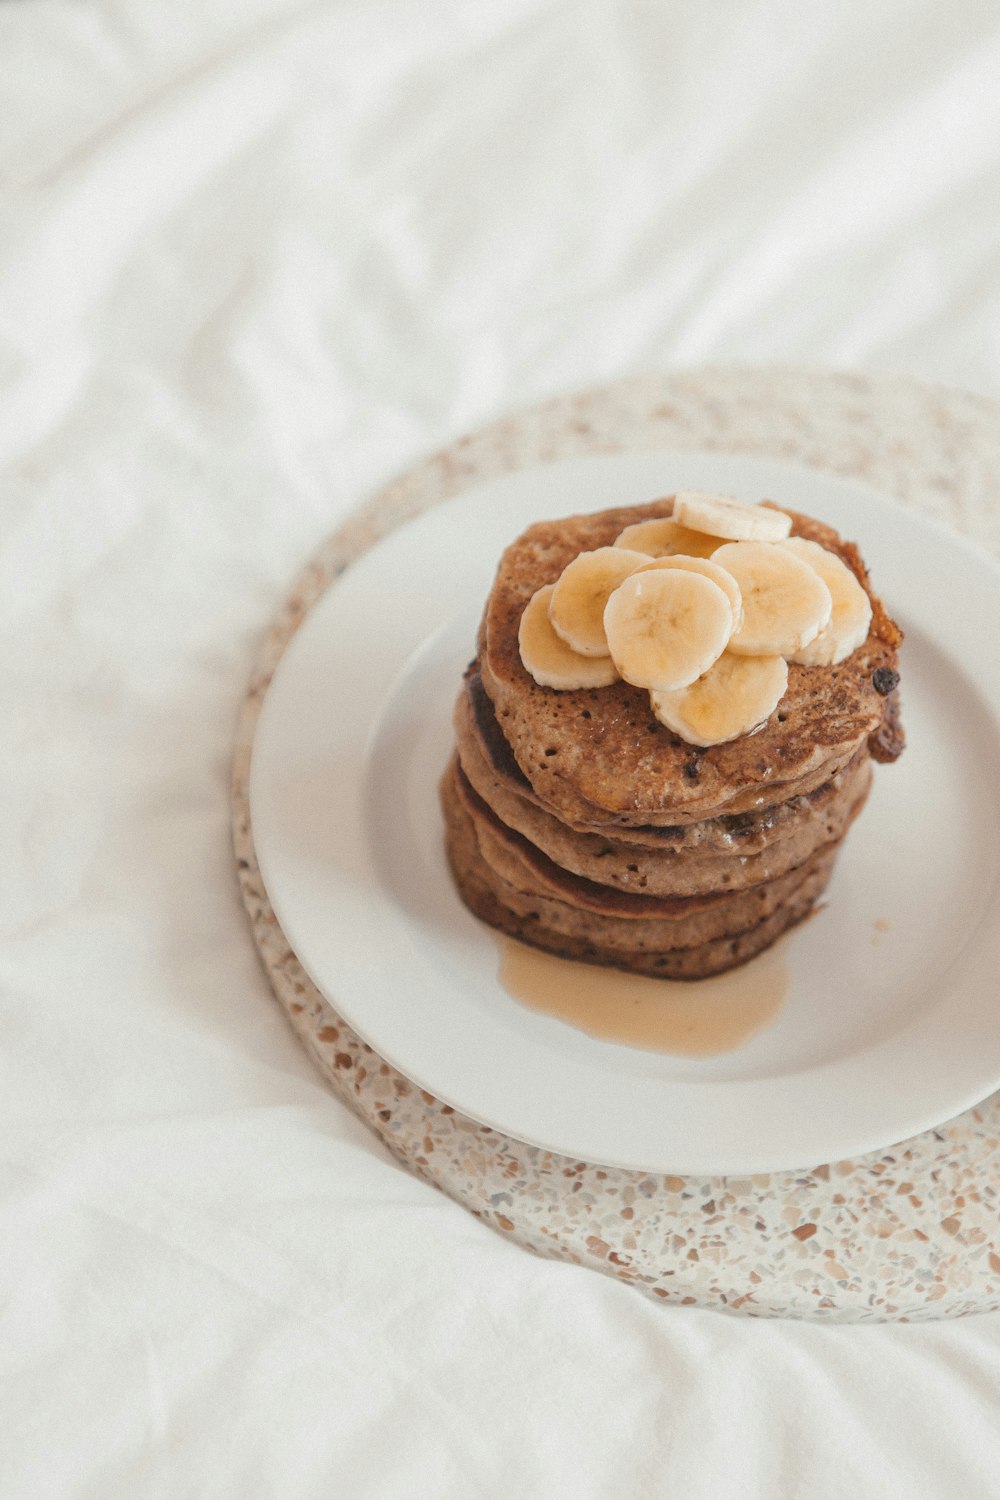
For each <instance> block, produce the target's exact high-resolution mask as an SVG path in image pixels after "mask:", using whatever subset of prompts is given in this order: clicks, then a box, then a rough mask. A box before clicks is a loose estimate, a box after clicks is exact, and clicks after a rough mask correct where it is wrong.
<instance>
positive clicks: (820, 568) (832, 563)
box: [781, 536, 872, 667]
mask: <svg viewBox="0 0 1000 1500" xmlns="http://www.w3.org/2000/svg"><path fill="white" fill-rule="evenodd" d="M781 545H782V546H783V547H787V548H788V550H789V551H790V552H793V553H794V554H795V556H796V557H800V558H801V559H802V561H803V562H804V563H808V564H809V566H810V567H811V568H813V569H814V570H815V571H816V572H817V573H818V574H819V576H820V578H822V580H823V582H824V583H825V584H826V586H827V588H828V589H829V590H830V597H831V598H832V600H833V611H832V613H831V615H830V620H829V623H828V624H827V625H826V626H825V627H824V628H823V629H822V630H821V631H820V633H819V635H817V636H814V638H813V639H812V640H811V641H810V642H809V643H808V645H805V646H803V647H801V649H800V650H798V651H796V652H795V653H794V655H792V656H790V657H789V661H795V662H799V663H800V664H801V665H802V666H803V667H835V666H836V665H837V663H838V662H841V661H844V660H845V658H846V657H848V656H850V654H851V652H852V651H856V650H857V648H858V647H859V646H861V645H863V644H864V642H865V641H866V640H867V639H868V631H869V628H870V626H871V623H872V606H871V600H870V599H869V597H868V595H867V594H866V593H865V591H864V589H863V588H862V587H861V584H860V583H859V582H858V580H857V578H855V576H854V574H853V573H852V572H851V570H850V568H849V567H848V566H847V564H846V563H845V562H843V561H842V560H841V558H839V557H838V556H837V554H836V553H835V552H828V551H827V549H826V548H825V547H821V546H820V544H819V543H818V542H807V541H806V539H805V537H801V536H791V537H789V538H788V540H787V541H786V542H782V544H781Z"/></svg>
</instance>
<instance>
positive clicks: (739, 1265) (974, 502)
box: [232, 369, 1000, 1322]
mask: <svg viewBox="0 0 1000 1500" xmlns="http://www.w3.org/2000/svg"><path fill="white" fill-rule="evenodd" d="M629 449H642V450H646V451H650V450H664V451H670V450H673V451H712V450H714V451H717V452H740V453H750V454H759V455H768V456H771V457H774V458H781V459H791V460H794V461H797V462H799V463H803V464H806V465H809V466H811V467H813V468H816V469H820V470H825V471H826V472H828V473H832V474H836V475H841V476H844V477H847V478H854V479H861V480H864V481H866V482H867V483H869V484H871V485H873V486H875V487H876V488H879V489H882V490H885V491H887V492H888V493H890V494H892V495H894V496H895V497H896V498H897V499H899V500H902V501H904V502H906V503H909V504H911V505H913V506H914V507H915V508H916V509H917V510H920V511H922V512H924V513H925V514H929V515H932V516H936V517H938V518H939V519H941V520H944V521H947V522H950V523H951V524H952V525H954V526H955V527H957V528H958V529H959V530H961V531H964V532H965V533H966V534H968V535H971V536H973V537H974V538H975V539H976V540H977V541H979V542H981V543H982V544H983V545H985V546H986V547H987V548H988V549H990V550H991V551H993V552H994V553H1000V508H998V507H996V506H995V503H994V501H993V495H994V493H995V483H996V478H995V476H996V475H997V473H1000V408H998V407H997V406H996V405H995V404H994V403H992V402H989V401H986V400H984V399H982V398H979V397H975V396H971V395H968V394H964V393H959V392H954V391H946V390H940V389H932V388H928V387H923V386H920V385H917V384H915V383H912V382H905V381H900V380H890V379H881V378H875V377H863V376H859V375H837V374H830V373H819V372H804V371H800V370H777V371H753V372H751V371H736V370H725V369H723V370H704V371H697V372H693V373H687V374H679V375H671V376H662V377H648V378H641V379H635V380H629V381H625V382H623V383H621V384H618V385H615V386H611V387H609V388H606V389H602V390H596V391H591V392H586V393H583V394H581V395H577V396H572V397H567V398H563V399H559V400H555V401H550V402H547V403H545V404H544V405H541V406H537V407H534V408H532V409H530V410H527V411H525V412H522V413H520V414H518V415H516V416H512V417H509V418H507V419H505V420H504V421H501V422H498V423H496V424H495V425H493V426H491V427H488V428H485V429H483V430H482V431H480V432H478V433H476V434H474V435H472V436H470V437H466V438H463V439H462V440H461V441H460V442H458V443H455V444H454V445H453V446H451V447H449V448H447V449H445V450H444V451H442V452H441V453H438V454H436V455H434V456H433V457H432V458H430V459H428V460H427V461H425V462H424V463H422V464H420V465H419V466H418V467H416V468H415V469H413V470H412V471H411V472H409V473H408V474H406V475H404V476H403V477H402V478H400V479H398V480H396V481H395V482H394V483H392V484H391V485H389V486H388V487H387V488H385V489H384V490H382V491H381V492H380V493H379V494H378V495H376V496H375V497H374V498H373V499H372V500H371V501H370V502H369V503H368V504H367V505H366V506H365V507H364V508H363V509H362V510H361V511H359V512H357V513H356V514H355V515H354V517H352V518H351V519H350V520H349V521H348V522H347V524H346V525H344V526H343V527H342V528H341V529H340V530H339V531H338V532H337V533H336V534H335V535H334V536H333V537H332V538H331V539H330V540H329V542H328V543H327V544H326V546H325V547H324V548H323V549H322V550H321V551H320V553H319V554H318V555H317V556H316V558H315V559H314V560H313V561H312V562H311V563H310V564H309V566H308V567H307V568H306V569H305V571H304V573H303V574H302V576H301V577H300V579H299V580H298V582H297V584H296V586H295V588H294V590H293V591H292V593H291V595H290V596H289V598H288V599H287V600H286V602H285V604H284V606H283V607H282V609H281V610H280V612H279V614H278V616H277V618H276V619H275V621H274V623H273V624H272V626H271V628H270V631H269V633H268V636H267V639H266V643H265V646H264V649H263V652H262V656H261V660H260V662H259V664H258V666H257V670H256V672H255V674H254V677H253V680H252V683H251V686H250V690H249V693H248V696H247V699H246V703H245V705H244V710H243V715H242V719H241V723H240V727H239V734H238V741H237V748H236V756H235V764H234V773H233V789H232V814H233V829H234V841H235V850H236V858H237V865H238V871H239V880H240V885H241V888H242V893H243V899H244V902H245V904H246V907H247V910H248V912H249V914H250V919H251V924H252V928H253V935H254V940H255V942H256V944H257V947H258V949H259V951H260V955H261V958H262V960H263V963H264V966H265V969H266V971H267V973H268V976H269V978H270V981H271V984H272V986H273V988H274V992H275V994H276V995H277V997H278V1000H279V1001H280V1002H281V1004H282V1006H283V1007H284V1008H285V1010H286V1011H287V1013H288V1015H289V1017H290V1019H291V1022H292V1025H293V1026H294V1028H295V1030H296V1032H297V1033H298V1035H299V1036H300V1037H301V1039H302V1041H303V1042H304V1044H305V1046H306V1047H307V1049H308V1050H309V1052H310V1053H311V1055H312V1056H313V1058H314V1059H315V1061H316V1063H317V1064H318V1066H319V1068H320V1069H321V1071H322V1072H323V1074H324V1076H325V1077H326V1078H327V1079H328V1081H329V1082H330V1084H331V1086H332V1088H333V1089H334V1091H335V1092H336V1093H337V1094H338V1095H339V1096H340V1098H341V1099H342V1100H344V1101H345V1102H346V1103H348V1104H349V1105H350V1106H351V1107H352V1108H353V1109H354V1110H355V1111H356V1112H357V1113H358V1114H359V1115H360V1116H361V1117H362V1118H363V1119H364V1120H366V1121H367V1122H368V1124H369V1125H370V1126H371V1127H372V1129H373V1130H374V1131H375V1132H376V1133H377V1134H378V1135H379V1136H380V1137H381V1138H382V1140H383V1141H384V1142H385V1143H386V1145H387V1146H388V1147H389V1148H390V1149H391V1150H392V1151H393V1153H394V1154H395V1155H396V1156H397V1157H398V1158H399V1159H400V1161H402V1162H403V1163H404V1164H405V1165H406V1166H407V1167H408V1168H409V1169H410V1170H411V1171H413V1172H415V1173H416V1174H417V1175H419V1176H420V1177H423V1178H425V1179H426V1180H427V1181H428V1182H431V1183H433V1184H434V1185H435V1186H437V1187H439V1188H441V1189H442V1190H443V1191H444V1192H446V1193H447V1194H449V1196H451V1197H452V1198H454V1199H455V1200H456V1201H457V1202H459V1203H461V1204H463V1205H464V1206H465V1207H466V1208H467V1209H469V1210H470V1212H472V1213H474V1214H475V1215H476V1216H477V1217H478V1218H480V1219H482V1220H483V1221H484V1222H486V1223H488V1224H490V1225H491V1226H492V1227H493V1228H494V1229H496V1230H497V1231H498V1232H499V1233H501V1234H504V1235H507V1236H509V1237H510V1238H511V1239H514V1240H516V1241H517V1242H518V1243H519V1244H521V1245H523V1246H524V1247H525V1248H526V1249H530V1250H534V1251H536V1252H537V1253H539V1254H542V1255H546V1256H549V1257H552V1258H555V1259H560V1260H566V1261H572V1262H574V1263H576V1264H578V1265H586V1266H590V1267H592V1268H593V1269H594V1270H598V1271H603V1272H605V1273H606V1274H609V1275H613V1276H616V1277H618V1278H619V1279H620V1280H622V1281H626V1282H629V1283H630V1284H632V1285H634V1286H636V1287H638V1288H639V1289H640V1290H642V1291H645V1292H646V1293H647V1294H649V1295H651V1296H654V1297H657V1298H661V1299H662V1300H664V1301H667V1302H677V1303H682V1304H685V1305H689V1306H692V1305H693V1306H699V1307H713V1308H717V1309H724V1310H728V1311H730V1312H742V1313H745V1314H753V1315H756V1316H770V1317H775V1316H789V1317H801V1318H825V1319H834V1320H841V1321H857V1322H862V1321H878V1320H886V1319H897V1320H900V1321H904V1320H916V1319H927V1318H950V1317H959V1316H961V1315H963V1314H966V1313H972V1312H985V1311H988V1310H991V1309H994V1308H996V1307H998V1306H1000V1216H998V1186H1000V1095H994V1096H993V1097H992V1098H991V1099H989V1100H987V1101H985V1102H984V1103H983V1104H981V1105H979V1106H978V1107H977V1108H975V1109H972V1110H969V1111H968V1112H967V1113H965V1114H964V1115H962V1116H960V1117H959V1118H958V1119H956V1120H953V1121H952V1122H950V1123H949V1124H947V1125H944V1126H942V1127H941V1128H940V1129H937V1130H933V1131H927V1132H925V1133H924V1134H923V1135H919V1136H916V1137H914V1138H912V1139H911V1140H908V1141H906V1142H904V1143H903V1144H901V1145H899V1146H896V1147H894V1148H893V1149H891V1150H889V1151H885V1152H882V1153H879V1154H874V1155H871V1156H866V1157H864V1158H861V1159H858V1160H854V1161H840V1162H835V1163H832V1164H829V1165H819V1166H817V1167H815V1168H814V1169H813V1170H811V1171H809V1172H780V1173H774V1174H772V1175H770V1176H756V1177H750V1178H740V1179H738V1180H737V1179H735V1178H723V1177H715V1178H702V1177H674V1176H667V1177H663V1176H654V1175H649V1174H644V1173H639V1172H627V1171H621V1170H616V1169H612V1168H606V1167H600V1166H594V1165H590V1164H588V1163H586V1162H582V1161H573V1160H570V1159H568V1158H566V1157H561V1156H556V1155H554V1154H553V1153H551V1152H548V1151H544V1150H541V1149H539V1148H537V1147H532V1146H527V1145H524V1144H523V1143H522V1142H520V1141H517V1140H514V1139H511V1138H509V1137H506V1136H503V1135H500V1134H498V1133H497V1132H496V1131H495V1130H492V1129H489V1128H488V1127H485V1126H481V1125H479V1124H477V1123H475V1122H474V1121H472V1120H470V1119H468V1118H465V1117H463V1116H462V1115H460V1114H458V1113H456V1112H455V1111H454V1110H453V1109H451V1108H450V1107H449V1106H447V1105H445V1104H441V1103H440V1102H439V1101H437V1100H436V1099H435V1098H433V1097H432V1095H430V1094H428V1093H426V1092H425V1091H423V1090H421V1089H418V1088H417V1087H416V1086H415V1085H413V1084H412V1083H410V1081H409V1080H408V1079H406V1078H405V1077H403V1076H402V1075H401V1074H400V1073H398V1072H396V1071H395V1070H394V1069H393V1068H390V1067H389V1066H388V1064H386V1063H384V1062H383V1061H382V1060H381V1059H380V1058H379V1057H378V1056H376V1055H375V1053H373V1052H372V1050H371V1048H370V1047H368V1046H366V1045H365V1044H364V1043H363V1042H362V1041H361V1040H360V1039H359V1038H358V1037H357V1036H356V1035H355V1034H354V1032H352V1030H351V1029H350V1027H349V1026H347V1025H346V1024H345V1023H344V1022H343V1021H342V1020H341V1019H340V1018H339V1016H338V1015H337V1014H336V1013H335V1011H334V1010H333V1009H332V1008H331V1007H330V1005H329V1004H328V1003H327V1002H326V1000H324V998H323V997H322V996H321V995H320V994H319V992H318V991H317V990H316V988H315V987H314V986H313V985H312V984H311V982H310V981H309V979H308V978H307V977H306V975H305V973H304V972H303V970H302V968H301V966H300V965H299V963H298V961H297V959H296V956H295V954H294V953H293V952H292V951H291V949H290V947H289V945H288V943H287V942H286V940H285V938H284V935H283V933H282V931H281V929H280V927H279V926H278V923H277V920H276V918H275V916H274V913H273V911H272V910H271V907H270V905H269V903H268V899H267V895H266V892H265V891H264V888H263V885H262V882H261V877H260V872H259V870H258V867H257V862H256V858H255V854H254V844H253V832H252V828H251V825H250V812H249V806H248V801H247V784H248V778H249V767H250V755H251V749H252V745H253V738H254V729H255V726H256V723H257V717H258V714H259V711H260V706H261V703H262V700H263V697H264V694H265V692H266V690H267V686H268V683H269V681H270V679H271V675H272V673H273V672H274V669H275V667H276V666H277V663H278V661H279V660H280V658H281V655H282V652H283V651H284V649H285V647H286V646H287V644H288V642H289V640H290V639H291V637H292V635H293V634H294V632H295V630H296V629H297V627H298V626H299V625H300V624H301V622H302V620H303V619H304V618H305V616H306V615H307V614H308V612H309V610H310V608H311V607H312V605H313V604H314V603H315V602H316V600H317V599H318V598H319V597H320V595H321V594H322V593H323V592H324V590H325V589H326V588H327V587H328V586H329V585H330V584H331V583H332V582H333V581H334V580H335V579H336V578H337V576H338V574H340V573H341V572H342V571H343V570H344V569H345V568H347V567H348V566H349V565H350V564H351V562H352V561H353V560H355V559H356V558H358V557H359V556H361V555H362V553H364V552H365V551H367V549H368V548H370V547H371V546H373V545H374V543H376V542H377V541H378V540H379V538H380V537H382V536H384V535H386V534H387V533H388V532H390V531H391V530H393V529H394V528H395V527H396V526H398V525H400V524H401V523H402V522H403V521H405V520H408V519H409V518H411V517H412V516H415V515H417V514H419V513H420V512H422V511H425V510H427V509H429V508H430V507H431V506H434V505H436V504H438V503H439V502H440V501H442V500H445V499H447V498H450V497H451V496H454V495H457V494H459V493H461V491H462V490H464V489H467V488H469V487H471V486H473V485H476V484H479V483H481V482H483V481H484V480H488V479H493V478H496V477H497V476H499V475H501V474H504V473H508V472H510V471H512V470H515V469H519V468H523V467H527V466H530V465H534V464H537V463H541V462H546V461H551V460H556V459H564V458H572V457H578V456H581V455H585V454H593V453H617V452H624V451H627V450H629Z"/></svg>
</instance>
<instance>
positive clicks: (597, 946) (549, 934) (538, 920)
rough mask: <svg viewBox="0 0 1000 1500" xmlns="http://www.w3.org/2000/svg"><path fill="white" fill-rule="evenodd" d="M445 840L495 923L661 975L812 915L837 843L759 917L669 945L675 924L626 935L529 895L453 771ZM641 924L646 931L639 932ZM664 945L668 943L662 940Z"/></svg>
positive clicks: (460, 876)
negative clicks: (462, 795) (502, 865)
mask: <svg viewBox="0 0 1000 1500" xmlns="http://www.w3.org/2000/svg"><path fill="white" fill-rule="evenodd" d="M442 802H443V806H444V812H445V826H446V846H447V851H448V859H449V863H450V865H451V869H452V873H453V875H454V878H455V883H456V885H457V887H458V890H459V892H460V894H461V896H462V899H463V901H464V902H465V904H466V905H467V906H468V907H469V909H470V910H471V911H472V912H474V913H475V915H476V916H478V917H480V918H481V919H482V920H483V921H485V922H487V923H489V924H490V925H491V926H492V927H495V928H497V929H499V930H500V931H501V932H504V933H506V934H508V935H509V936H511V937H515V938H519V939H520V940H521V941H522V942H527V943H531V944H533V945H534V946H535V947H537V948H543V949H545V950H546V951H547V952H549V953H555V954H557V955H559V956H561V957H565V958H574V959H580V960H583V961H584V962H587V963H597V964H607V965H609V966H612V967H615V968H619V969H624V970H626V971H628V972H631V973H639V974H648V975H652V976H654V977H659V978H663V979H704V978H707V977H708V976H709V975H711V974H719V973H722V972H723V971H724V970H726V969H731V968H734V967H735V966H736V965H738V964H741V963H745V962H746V961H747V960H748V959H750V958H753V957H754V955H755V954H757V953H760V952H761V951H762V950H763V949H764V948H766V947H767V946H768V945H769V944H770V943H772V942H774V940H775V938H777V937H780V935H781V934H782V933H783V932H784V931H786V930H787V928H789V927H791V926H793V925H794V924H795V923H796V922H799V921H801V920H802V919H803V917H805V916H807V915H808V913H809V912H810V911H811V910H812V908H813V906H814V905H815V903H816V901H817V900H818V898H819V896H820V895H821V894H822V892H823V889H824V888H825V886H826V883H827V881H828V879H829V877H830V871H831V869H832V867H833V861H834V856H835V852H836V849H835V848H834V849H832V850H830V851H828V852H827V853H825V854H824V855H823V856H821V857H819V858H817V859H815V860H814V861H811V862H810V865H809V867H808V869H807V870H805V871H804V872H803V874H802V878H801V880H800V882H799V883H798V885H797V886H796V887H795V889H794V890H793V891H792V892H791V893H790V894H789V896H788V898H787V899H786V900H785V901H783V902H782V903H781V904H780V905H778V906H777V907H776V908H775V909H774V910H772V911H771V912H770V913H769V914H768V915H764V916H762V917H761V918H760V919H759V920H749V921H746V922H745V923H744V925H743V926H742V927H741V928H738V929H733V930H727V931H725V932H724V933H723V934H722V935H718V936H714V937H709V938H707V939H706V940H704V941H701V942H694V943H691V944H689V945H687V946H683V947H680V946H675V945H671V944H670V942H669V938H670V937H671V936H672V935H676V928H672V929H670V930H669V931H668V933H666V934H663V933H660V932H659V931H658V930H657V924H655V923H654V924H649V925H648V926H646V925H645V924H636V923H635V922H629V921H626V922H625V923H624V924H623V925H624V926H626V927H627V928H628V929H629V930H628V932H627V933H624V932H623V931H622V930H621V928H620V927H616V920H615V918H613V917H604V918H600V917H595V916H594V915H593V914H590V913H586V912H582V913H581V912H579V911H577V910H575V909H574V908H572V907H571V906H566V907H565V908H564V909H560V904H559V903H557V902H555V901H551V900H549V899H548V898H535V899H531V898H526V896H525V894H524V893H522V892H519V891H518V890H517V889H516V888H514V887H512V886H510V885H509V884H508V883H507V882H506V881H504V880H503V878H502V877H501V876H499V875H497V874H496V873H495V872H494V871H493V870H492V869H491V868H490V866H489V865H488V864H487V862H486V861H485V860H484V858H483V856H482V853H481V851H480V846H479V842H478V840H477V838H476V831H475V828H474V825H473V822H472V819H471V818H470V817H469V814H468V813H467V812H466V810H465V808H464V807H463V805H462V803H461V801H460V799H459V797H458V796H457V795H456V794H455V790H454V778H453V776H452V775H451V774H450V773H449V775H447V776H446V777H445V780H444V782H443V784H442ZM637 925H643V926H644V927H645V930H644V931H642V932H639V933H637V932H636V927H637ZM661 944H662V946H661Z"/></svg>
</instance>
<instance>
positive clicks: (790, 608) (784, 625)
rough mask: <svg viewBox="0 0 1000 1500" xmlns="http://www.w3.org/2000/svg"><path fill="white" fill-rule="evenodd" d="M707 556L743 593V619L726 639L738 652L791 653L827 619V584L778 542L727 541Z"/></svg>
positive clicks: (829, 610) (830, 606) (829, 607)
mask: <svg viewBox="0 0 1000 1500" xmlns="http://www.w3.org/2000/svg"><path fill="white" fill-rule="evenodd" d="M713 561H714V562H715V563H717V564H718V566H719V567H720V568H725V570H726V572H727V573H732V575H733V577H734V578H735V579H736V582H737V583H738V584H739V586H740V593H741V594H742V596H743V624H742V625H741V626H740V628H739V630H738V631H736V632H735V634H734V635H733V638H732V640H731V641H730V642H729V649H730V651H734V652H736V654H737V655H738V656H785V657H788V656H794V655H795V653H796V652H798V651H801V650H802V648H803V646H808V644H809V642H810V641H813V640H815V639H816V637H817V635H819V633H820V631H821V630H823V629H825V628H826V626H827V625H828V624H829V621H830V616H831V614H832V612H833V600H832V598H831V596H830V590H829V589H828V588H827V586H826V584H825V583H824V582H823V580H822V578H820V576H819V574H818V573H817V572H816V571H815V569H813V568H811V567H810V566H809V564H808V563H805V562H803V561H802V559H801V558H800V557H797V556H796V555H795V553H794V552H792V551H790V550H789V548H788V547H786V546H784V545H782V544H781V543H780V542H729V543H727V544H726V546H724V547H720V548H719V550H718V552H716V553H715V554H714V558H713Z"/></svg>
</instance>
